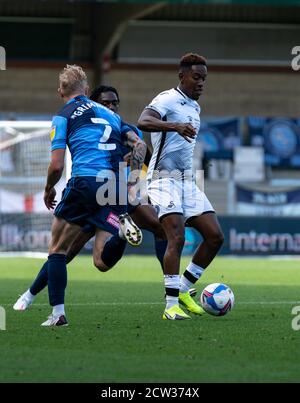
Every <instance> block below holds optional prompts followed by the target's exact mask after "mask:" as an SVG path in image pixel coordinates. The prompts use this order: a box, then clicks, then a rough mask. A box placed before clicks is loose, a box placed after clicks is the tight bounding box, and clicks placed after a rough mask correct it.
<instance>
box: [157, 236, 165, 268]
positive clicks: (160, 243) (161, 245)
mask: <svg viewBox="0 0 300 403" xmlns="http://www.w3.org/2000/svg"><path fill="white" fill-rule="evenodd" d="M167 246H168V241H167V240H158V239H155V252H156V256H157V259H158V260H159V261H160V264H161V268H162V270H163V271H164V256H165V252H166V249H167Z"/></svg>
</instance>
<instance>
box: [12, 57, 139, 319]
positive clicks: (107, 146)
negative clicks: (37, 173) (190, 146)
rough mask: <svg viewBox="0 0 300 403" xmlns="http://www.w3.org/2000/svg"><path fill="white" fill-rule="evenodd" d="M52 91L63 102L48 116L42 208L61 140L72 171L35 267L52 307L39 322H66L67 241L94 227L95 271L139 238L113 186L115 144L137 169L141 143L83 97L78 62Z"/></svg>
mask: <svg viewBox="0 0 300 403" xmlns="http://www.w3.org/2000/svg"><path fill="white" fill-rule="evenodd" d="M58 92H59V94H60V96H61V97H62V99H63V101H64V102H65V106H64V108H63V109H62V110H61V111H60V113H59V114H58V115H57V116H55V117H54V118H53V122H52V130H51V141H52V147H51V148H52V153H51V162H50V165H49V168H48V175H47V183H46V186H45V192H44V202H45V205H46V207H47V208H48V209H53V208H55V206H56V200H55V196H56V191H55V185H56V184H57V183H58V181H59V180H60V178H61V176H62V172H63V169H64V157H65V150H66V147H67V146H68V148H69V150H70V152H71V157H72V177H71V179H70V180H69V182H68V184H67V187H66V188H65V190H64V191H63V196H62V200H61V202H60V203H59V204H58V205H57V207H56V209H55V211H54V219H53V224H52V238H51V242H50V246H49V257H48V260H47V262H46V263H45V264H44V266H43V268H42V269H41V271H40V273H39V275H40V274H41V275H42V274H43V273H45V271H46V272H47V281H48V293H49V302H50V305H51V306H52V307H53V310H52V314H51V315H50V316H49V317H48V319H47V320H46V321H45V322H44V323H42V326H66V325H67V324H68V322H67V319H66V316H65V308H64V296H65V288H66V285H67V270H66V259H67V254H68V248H69V246H70V245H71V244H72V242H73V240H74V239H76V237H77V236H78V235H80V233H81V231H82V229H83V228H84V227H85V226H86V225H87V226H93V228H94V229H95V241H94V249H93V258H94V265H95V266H96V267H97V268H98V269H99V270H101V271H106V270H108V269H109V268H110V267H112V266H113V265H114V264H115V263H116V262H117V261H118V260H119V259H120V258H121V257H122V255H123V252H124V249H125V245H126V241H128V242H130V243H131V244H132V245H139V244H140V242H141V231H140V230H139V228H138V227H137V226H136V225H135V224H134V222H133V221H132V220H131V218H130V217H129V216H128V214H127V213H126V214H123V215H122V220H121V219H120V220H119V217H118V215H119V214H122V213H125V212H126V209H127V198H126V197H125V200H122V201H121V200H120V197H121V195H120V194H119V192H118V189H119V183H120V182H121V180H122V179H121V178H120V172H122V170H120V172H119V163H120V162H121V161H122V160H123V153H122V147H121V146H122V143H123V142H124V141H125V142H126V143H127V144H128V145H129V146H130V147H132V150H133V151H132V156H131V160H132V162H131V166H132V168H133V169H141V167H142V164H143V160H144V157H145V154H146V144H145V143H144V142H143V141H142V140H141V139H140V138H139V137H138V136H137V135H136V133H135V132H133V131H132V130H130V128H129V127H128V126H126V125H124V124H123V123H122V121H121V118H120V117H119V116H118V115H117V114H115V113H113V112H112V111H110V110H108V109H107V108H105V107H103V106H101V105H99V104H97V103H96V102H93V101H91V100H89V99H88V98H87V97H86V95H87V93H88V83H87V77H86V74H85V73H84V71H83V70H82V68H81V67H79V66H76V65H67V66H66V67H65V68H64V70H63V71H62V72H61V74H60V76H59V89H58ZM112 184H113V186H111V185H112ZM106 185H107V188H106V187H105V186H106ZM103 188H104V189H105V192H103V191H102V189H103ZM107 196H108V197H107ZM38 277H39V276H38ZM33 298H34V295H33V294H31V292H30V290H27V291H26V292H25V293H24V294H23V295H22V296H21V297H20V298H19V299H18V300H17V302H16V303H15V305H14V309H15V310H24V309H26V305H27V306H28V305H29V304H30V301H31V300H32V299H33ZM28 302H29V303H28Z"/></svg>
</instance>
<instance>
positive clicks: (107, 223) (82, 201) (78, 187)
mask: <svg viewBox="0 0 300 403" xmlns="http://www.w3.org/2000/svg"><path fill="white" fill-rule="evenodd" d="M101 186H103V182H96V178H94V177H90V176H81V177H77V178H71V179H70V180H69V181H68V183H67V186H66V188H65V189H64V191H63V193H62V199H61V202H60V203H59V204H58V205H57V207H56V209H55V211H54V215H55V216H56V217H60V218H63V219H64V220H66V221H67V222H69V223H73V224H77V225H79V226H81V227H82V229H83V230H84V231H85V232H92V231H94V230H95V229H96V228H99V229H102V230H104V231H107V232H110V233H111V234H117V233H118V230H119V218H118V216H119V215H120V214H124V213H126V211H127V205H123V206H119V205H108V204H106V205H104V206H102V205H100V204H98V202H97V199H96V195H97V191H98V189H99V188H100V187H101Z"/></svg>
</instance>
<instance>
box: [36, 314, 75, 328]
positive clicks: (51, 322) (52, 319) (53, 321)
mask: <svg viewBox="0 0 300 403" xmlns="http://www.w3.org/2000/svg"><path fill="white" fill-rule="evenodd" d="M41 326H44V327H46V326H68V321H67V318H66V317H65V315H57V316H54V315H53V314H51V315H49V316H48V319H47V320H46V321H45V322H43V323H42V324H41Z"/></svg>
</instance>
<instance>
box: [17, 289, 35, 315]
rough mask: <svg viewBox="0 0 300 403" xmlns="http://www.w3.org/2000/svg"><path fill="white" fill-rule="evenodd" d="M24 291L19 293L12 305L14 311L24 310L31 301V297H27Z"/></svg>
mask: <svg viewBox="0 0 300 403" xmlns="http://www.w3.org/2000/svg"><path fill="white" fill-rule="evenodd" d="M26 293H27V291H26V292H24V294H22V295H20V297H19V298H18V299H17V301H16V303H15V304H14V306H13V309H14V310H15V311H26V310H27V309H28V307H29V306H30V305H31V304H32V303H33V299H29V298H27V297H26Z"/></svg>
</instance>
